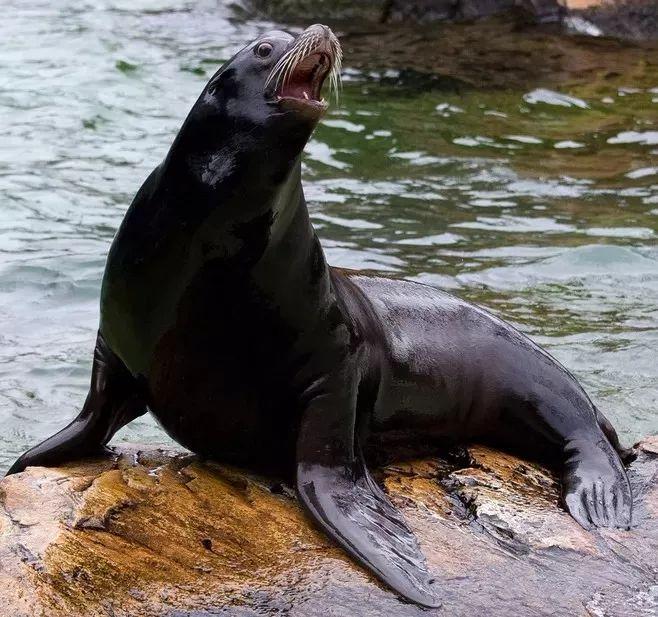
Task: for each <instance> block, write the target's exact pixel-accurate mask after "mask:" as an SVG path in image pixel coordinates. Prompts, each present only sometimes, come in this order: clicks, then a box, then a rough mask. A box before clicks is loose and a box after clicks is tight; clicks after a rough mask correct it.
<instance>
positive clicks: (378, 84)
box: [0, 0, 658, 471]
mask: <svg viewBox="0 0 658 617" xmlns="http://www.w3.org/2000/svg"><path fill="white" fill-rule="evenodd" d="M7 1H8V3H9V4H8V5H7V4H6V3H7ZM6 3H5V7H4V8H5V10H4V11H3V15H4V18H3V33H4V35H5V36H3V37H2V39H0V135H1V136H2V137H1V138H0V324H1V326H0V426H1V427H2V430H1V431H0V471H2V470H4V469H6V467H7V466H8V465H9V464H10V462H11V461H12V460H13V459H14V458H15V457H16V456H17V455H18V454H19V453H21V452H22V451H23V450H24V449H26V448H27V447H28V446H30V445H32V444H35V443H36V442H38V441H39V440H41V439H42V438H44V437H46V436H48V435H50V434H52V433H53V432H55V431H56V430H57V429H59V428H61V427H62V426H63V425H64V424H65V423H67V422H68V421H69V420H70V419H71V418H72V417H73V416H74V415H75V414H76V413H77V411H78V410H79V409H80V405H81V404H82V402H83V400H84V397H85V395H86V391H87V385H88V380H89V370H90V362H91V352H92V348H93V342H94V338H95V331H96V327H97V322H98V295H99V288H100V281H101V277H102V272H103V266H104V259H105V254H106V252H107V250H108V247H109V245H110V242H111V240H112V237H113V234H114V232H115V230H116V228H117V226H118V225H119V223H120V221H121V218H122V216H123V213H124V211H125V209H126V208H127V206H128V204H129V202H130V201H131V199H132V196H133V195H134V193H135V191H136V190H137V189H138V187H139V185H140V184H141V182H142V181H143V180H144V178H145V177H146V176H147V175H148V173H149V172H150V170H151V169H152V168H153V167H154V166H155V165H157V164H158V162H159V161H160V160H161V159H162V157H163V156H164V155H165V153H166V151H167V149H168V146H169V144H170V143H171V140H172V138H173V136H174V134H175V132H176V131H177V129H178V127H179V126H180V124H181V122H182V120H183V118H184V116H185V114H186V113H187V110H188V109H189V107H190V106H191V104H192V103H193V102H194V100H195V99H196V97H197V95H198V93H199V91H200V90H201V88H202V87H203V85H204V83H205V81H206V79H207V78H208V77H209V76H210V75H211V74H212V73H213V72H214V70H215V69H216V67H217V66H218V64H220V63H221V61H222V60H224V59H226V58H228V57H230V56H231V55H232V54H233V53H234V52H235V51H236V50H237V49H238V48H239V47H241V46H242V45H243V44H244V43H245V42H246V41H248V40H250V39H252V38H254V37H255V36H256V35H257V33H259V32H260V31H262V30H264V29H267V28H269V27H270V25H268V24H263V23H234V22H231V21H230V20H229V14H228V13H227V12H226V11H225V10H224V9H222V8H219V9H218V8H217V6H216V3H214V2H207V3H204V2H189V3H184V2H177V1H176V0H131V1H130V2H128V1H127V0H125V1H123V0H113V1H110V0H107V1H105V2H94V3H93V4H92V3H91V2H89V3H88V4H84V3H80V2H72V1H71V2H63V1H62V2H58V3H52V2H45V1H43V2H38V1H35V0H32V1H30V2H25V1H21V0H6ZM620 53H621V52H620ZM346 65H347V66H348V67H349V65H350V58H349V55H348V56H347V57H346ZM647 67H648V68H647V69H646V71H645V72H644V73H643V74H642V75H636V74H629V75H628V76H624V75H622V76H620V77H618V78H617V79H616V80H612V81H603V82H602V83H598V82H597V83H596V84H594V83H592V84H582V83H581V84H579V85H577V86H573V87H569V86H566V87H564V88H561V89H560V92H559V93H558V92H556V91H555V90H551V89H547V88H540V87H537V85H536V84H534V85H529V86H528V87H527V88H525V89H514V90H483V89H480V90H476V89H471V90H462V91H461V92H460V91H455V90H451V89H449V88H447V89H446V88H445V87H444V88H443V89H441V88H434V89H429V90H427V89H426V88H423V87H422V84H420V85H419V84H418V83H416V81H415V80H413V79H411V80H409V79H405V80H402V83H397V84H396V82H398V81H400V80H399V79H398V75H397V73H395V72H394V71H388V72H384V73H383V74H381V75H377V74H363V73H357V72H356V71H350V70H349V69H348V70H347V71H346V84H345V91H344V94H343V97H342V102H341V105H340V107H335V106H334V107H333V108H332V110H331V112H330V113H329V114H328V115H327V117H326V119H325V121H324V123H323V125H322V126H321V127H319V129H318V131H317V132H316V134H315V137H314V139H313V141H312V142H311V143H310V145H309V147H308V149H307V156H306V160H305V174H304V175H305V187H306V192H307V197H308V201H309V206H310V210H311V215H312V217H313V220H314V222H315V224H316V226H317V228H318V230H319V233H320V236H321V238H322V240H323V244H324V247H325V249H326V252H327V255H328V258H329V261H330V262H331V263H332V264H335V265H340V266H347V267H353V268H368V269H371V270H374V271H378V272H382V273H387V274H389V275H391V276H397V277H408V278H411V279H414V280H418V281H423V282H426V283H429V284H432V285H436V286H439V287H442V288H444V289H448V290H450V291H452V292H454V293H457V294H459V295H460V296H462V297H464V298H467V299H469V300H472V301H475V302H479V303H481V304H483V305H485V306H487V307H488V308H490V309H491V310H493V311H494V312H496V313H497V314H499V315H501V316H502V317H504V318H505V319H508V320H510V321H511V322H513V323H515V324H516V325H517V326H519V327H520V328H521V329H522V330H523V331H525V332H527V333H528V334H530V335H531V336H533V337H534V338H535V339H536V340H537V341H538V342H540V343H541V344H543V345H545V346H546V347H547V348H548V349H549V350H550V351H551V352H552V353H553V354H554V355H556V356H557V357H558V358H559V359H560V360H561V361H563V362H564V363H565V364H566V365H567V366H568V367H569V368H570V369H571V370H572V371H573V372H574V373H575V374H576V375H577V376H578V377H579V378H580V380H581V381H582V382H583V384H584V385H585V387H586V388H587V390H588V392H589V393H590V394H591V396H592V398H593V399H594V401H595V402H596V403H597V404H598V405H599V407H600V408H601V409H603V410H604V411H605V412H606V413H607V414H608V415H609V416H610V417H611V419H612V420H613V421H614V423H615V424H616V426H617V427H618V428H619V430H620V432H621V433H622V436H623V438H624V439H625V441H627V442H629V441H633V440H635V439H637V438H639V437H641V436H642V435H644V434H647V433H655V432H658V362H656V352H657V350H658V244H657V242H656V239H657V237H658V70H656V68H655V66H654V68H653V69H652V68H651V65H650V64H647ZM652 70H653V71H654V73H652V72H651V71H652ZM380 77H383V79H380ZM620 80H621V81H620ZM624 80H626V81H624ZM620 84H621V85H620ZM652 89H653V91H652ZM117 440H129V441H136V440H137V441H145V442H155V443H161V442H165V441H166V438H165V436H164V434H163V433H162V431H161V430H160V429H159V428H158V427H157V425H156V424H155V423H154V422H153V421H152V419H150V418H149V417H145V418H141V419H139V420H137V421H135V422H134V423H133V424H131V425H130V426H128V427H126V428H125V429H124V430H122V431H121V433H119V435H117V437H116V438H115V441H117Z"/></svg>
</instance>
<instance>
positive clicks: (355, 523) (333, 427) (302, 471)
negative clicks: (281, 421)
mask: <svg viewBox="0 0 658 617" xmlns="http://www.w3.org/2000/svg"><path fill="white" fill-rule="evenodd" d="M346 382H347V383H346ZM318 390H320V391H319V392H317V393H315V394H314V396H313V398H312V400H311V401H310V402H309V404H308V406H307V407H306V409H305V411H304V413H303V416H302V419H301V425H300V432H299V436H298V442H297V490H298V493H299V496H300V499H301V501H302V503H303V504H304V506H305V507H306V509H307V510H308V512H309V513H310V515H311V516H312V517H313V518H314V519H315V521H316V522H317V523H318V524H319V526H320V527H321V528H322V529H323V530H324V531H325V533H327V534H328V535H329V536H330V537H331V538H333V539H334V540H335V541H336V542H337V543H338V544H339V545H340V546H341V547H342V548H343V549H344V550H346V551H347V552H348V553H349V554H350V555H351V556H352V557H354V558H355V559H356V560H357V561H358V562H359V563H361V564H362V565H363V566H364V567H366V568H367V569H368V570H370V571H371V572H372V573H373V574H374V575H375V576H377V578H379V579H380V580H381V581H383V582H384V583H386V584H387V585H388V586H389V587H391V588H392V589H393V590H395V591H396V592H397V593H399V594H400V595H401V596H404V597H405V598H407V599H408V600H411V601H413V602H416V603H418V604H421V605H423V606H428V607H437V606H440V602H439V600H438V598H437V596H436V593H435V591H434V589H433V582H434V581H433V579H432V577H431V576H430V574H429V572H428V571H427V566H426V564H425V557H424V555H423V554H422V552H421V551H420V548H419V546H418V541H417V540H416V537H415V536H414V534H413V533H412V532H411V531H410V530H409V528H408V527H407V525H406V523H405V522H404V519H403V518H402V515H401V514H400V512H399V511H398V510H397V509H396V508H395V506H394V505H393V504H392V503H391V502H390V501H389V499H388V497H387V496H386V495H385V494H384V492H383V491H382V490H381V489H380V488H379V487H378V486H377V484H376V483H375V481H374V480H373V479H372V477H371V476H370V474H369V473H368V470H367V469H366V466H365V464H364V461H363V456H362V454H361V452H360V450H359V449H358V448H357V446H356V445H355V419H356V418H355V417H356V394H357V387H356V385H355V384H350V383H349V380H345V379H333V380H327V382H326V383H324V384H322V385H320V387H319V388H318Z"/></svg>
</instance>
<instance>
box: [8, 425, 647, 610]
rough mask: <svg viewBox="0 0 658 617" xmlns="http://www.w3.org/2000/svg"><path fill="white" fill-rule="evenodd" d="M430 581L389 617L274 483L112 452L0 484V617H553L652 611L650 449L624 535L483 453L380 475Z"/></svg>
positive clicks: (382, 600)
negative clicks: (432, 592)
mask: <svg viewBox="0 0 658 617" xmlns="http://www.w3.org/2000/svg"><path fill="white" fill-rule="evenodd" d="M378 476H379V479H380V481H381V482H382V483H383V485H384V487H385V489H386V490H387V491H388V493H389V494H390V495H391V498H392V499H393V501H394V502H395V503H396V504H397V505H398V507H400V508H401V510H402V511H403V512H404V514H405V516H406V518H407V521H408V522H409V524H410V526H411V527H412V528H413V529H414V531H415V532H416V534H417V536H418V538H419V540H420V542H421V545H422V547H423V550H424V552H425V554H426V555H427V558H428V564H429V566H430V568H431V569H432V571H433V572H434V573H435V574H436V576H437V578H439V579H440V580H441V581H442V590H443V592H442V593H443V602H444V606H443V608H442V609H438V610H436V611H428V610H424V609H421V608H419V607H416V606H414V605H410V604H407V603H403V602H401V601H400V600H399V599H398V598H397V597H396V596H395V595H393V594H392V593H390V592H389V591H387V590H386V589H384V588H382V587H381V586H380V585H379V584H378V583H377V582H376V581H374V580H373V579H372V578H371V577H370V576H369V575H368V574H367V573H366V572H364V571H363V570H362V569H361V568H359V567H358V566H356V565H354V564H353V563H352V562H351V561H350V560H349V559H348V558H346V557H345V556H344V555H343V553H342V552H341V551H340V550H339V549H337V548H336V547H335V546H333V545H332V543H331V542H330V541H328V540H327V539H326V538H325V537H324V536H323V535H322V534H320V533H318V532H317V531H316V530H315V529H314V528H313V527H312V526H311V525H309V522H308V521H307V519H306V517H305V516H304V514H303V513H302V512H301V511H300V509H299V507H298V504H297V502H296V500H295V499H294V494H292V493H291V492H290V490H286V489H287V488H288V487H287V485H286V484H285V483H283V484H282V483H280V482H279V481H277V480H275V479H272V478H267V479H265V478H261V477H258V476H254V475H251V474H247V473H245V472H243V471H239V470H236V469H234V468H230V467H226V466H221V465H217V464H202V463H200V462H199V461H198V460H197V459H196V458H195V457H193V456H191V455H187V454H182V453H180V452H174V451H163V450H157V449H153V448H140V447H137V446H122V447H121V448H119V449H118V450H117V454H116V456H115V457H107V458H103V459H97V460H88V461H83V462H78V463H75V464H71V465H67V466H63V467H60V468H56V469H45V468H30V469H28V470H26V471H25V472H24V473H22V474H19V475H15V476H10V477H9V478H6V479H4V480H3V481H2V482H1V483H0V564H1V566H2V567H1V568H0V606H2V611H1V612H2V614H6V615H12V616H13V617H24V616H25V617H26V616H36V615H44V616H48V617H59V616H67V617H68V616H69V615H79V616H80V617H85V616H94V617H95V616H101V615H103V616H105V615H108V616H110V615H112V616H115V617H122V616H126V617H127V616H130V615H140V616H167V617H191V616H193V615H194V616H198V617H201V616H205V617H210V616H211V615H213V616H214V615H231V616H237V617H239V616H243V617H247V616H250V617H252V616H256V615H288V616H292V617H296V616H299V617H302V616H303V617H314V616H322V617H327V616H329V615H333V616H343V615H349V616H350V617H359V616H366V615H396V616H400V617H406V616H414V617H415V616H421V615H431V614H435V615H451V616H456V617H459V616H467V615H469V616H470V615H477V614H490V615H515V616H519V617H523V616H526V615H527V616H531V615H532V616H538V615H546V616H549V615H550V616H552V617H562V616H564V617H567V616H569V617H572V616H573V615H583V616H585V615H605V616H606V617H622V616H624V617H626V616H627V615H646V616H648V615H654V614H656V610H657V609H658V482H657V480H658V437H653V438H649V439H646V440H645V441H644V442H642V443H641V444H639V446H638V458H637V460H636V461H635V462H634V463H633V464H632V466H631V469H630V476H631V480H632V483H633V487H634V490H635V495H636V504H635V508H636V509H635V526H634V528H633V530H631V531H622V530H609V529H606V530H601V531H597V532H593V533H589V532H586V531H584V530H583V529H581V528H580V527H579V526H578V525H577V524H576V523H575V522H574V521H573V520H572V519H571V518H570V517H569V516H568V515H567V514H566V513H565V512H564V511H563V510H562V509H561V508H560V507H559V505H558V502H559V485H558V483H557V481H556V479H555V477H554V476H553V475H552V474H551V473H549V472H548V471H547V470H545V469H543V468H542V467H540V466H538V465H536V464H534V463H531V462H527V461H522V460H520V459H518V458H516V457H514V456H511V455H508V454H505V453H501V452H498V451H495V450H492V449H490V448H486V447H483V446H470V447H468V448H467V449H465V450H462V451H461V454H459V455H458V454H455V453H454V452H453V453H452V454H451V455H449V456H448V457H447V458H446V459H438V458H431V459H425V460H414V461H409V462H404V463H398V464H395V465H389V466H387V467H384V468H382V469H381V470H380V471H379V473H378Z"/></svg>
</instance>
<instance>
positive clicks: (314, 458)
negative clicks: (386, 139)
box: [10, 32, 631, 606]
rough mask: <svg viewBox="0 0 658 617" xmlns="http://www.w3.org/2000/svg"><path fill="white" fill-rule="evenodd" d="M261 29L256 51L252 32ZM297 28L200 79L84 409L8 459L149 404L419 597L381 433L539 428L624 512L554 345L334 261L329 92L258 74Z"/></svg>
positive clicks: (112, 304) (62, 447)
mask: <svg viewBox="0 0 658 617" xmlns="http://www.w3.org/2000/svg"><path fill="white" fill-rule="evenodd" d="M264 40H267V41H268V42H270V43H271V44H272V46H273V49H274V52H273V54H272V56H271V57H270V58H265V59H264V58H260V57H258V56H257V55H256V54H255V53H254V49H255V47H256V46H257V45H258V44H259V42H262V41H264ZM294 44H295V41H294V40H293V39H292V37H290V36H289V35H287V34H285V33H280V32H276V33H268V34H267V35H264V36H263V37H261V38H260V39H259V41H256V42H254V43H252V44H250V45H249V46H247V47H246V48H245V49H244V50H242V51H241V52H239V54H237V55H236V56H235V57H234V58H233V59H232V60H231V61H229V62H228V63H227V64H226V65H225V66H224V67H223V68H222V69H221V70H220V71H219V72H218V73H217V74H216V75H215V76H214V77H213V78H212V80H211V81H210V83H209V84H208V86H207V87H206V88H205V89H204V92H203V93H202V94H201V96H200V98H199V100H198V101H197V103H196V104H195V106H194V107H193V109H192V111H191V112H190V115H189V116H188V118H187V120H186V121H185V123H184V125H183V127H182V128H181V131H180V133H179V134H178V136H177V138H176V140H175V141H174V144H173V145H172V147H171V150H170V152H169V154H168V156H167V158H166V159H165V161H164V162H163V163H162V165H160V166H159V167H158V168H157V169H156V170H155V171H154V172H153V173H152V174H151V176H150V177H149V178H148V179H147V181H146V182H145V183H144V185H143V186H142V188H141V189H140V191H139V193H138V194H137V196H136V197H135V200H134V202H133V204H132V205H131V207H130V209H129V211H128V213H127V214H126V217H125V219H124V222H123V224H122V225H121V228H120V229H119V232H118V234H117V236H116V238H115V241H114V243H113V245H112V248H111V250H110V253H109V256H108V261H107V267H106V273H105V278H104V281H103V289H102V297H101V321H100V327H99V339H98V345H97V350H96V354H95V358H94V370H93V375H92V385H91V390H90V394H89V397H88V399H87V402H86V403H85V406H84V408H83V410H82V412H81V414H80V416H79V417H78V418H76V420H74V421H73V423H72V424H71V425H69V426H68V427H66V428H65V429H64V430H63V431H61V432H60V433H58V434H57V435H55V436H53V437H51V438H50V439H48V440H46V441H45V442H44V443H42V444H40V445H38V446H36V447H35V448H33V449H32V450H30V451H29V452H27V453H26V454H24V455H23V456H22V457H21V458H20V459H19V460H18V461H17V462H16V463H15V465H14V466H13V467H12V469H11V470H10V473H13V472H16V471H20V470H22V469H23V468H24V467H25V466H27V465H34V464H53V463H57V462H60V461H63V460H67V459H70V458H74V457H79V456H83V455H85V454H87V453H89V452H92V451H94V450H95V449H96V448H98V447H99V446H101V445H104V444H105V443H107V442H108V441H109V439H110V438H111V437H112V435H113V434H114V432H115V431H116V430H118V429H119V428H120V427H121V426H123V425H125V424H126V423H127V422H129V421H130V420H132V419H133V418H135V417H137V416H139V415H141V414H143V413H145V412H146V410H147V408H148V410H150V411H151V412H152V413H153V414H154V415H155V416H156V417H157V418H158V420H159V421H160V423H161V424H162V426H163V427H164V429H165V430H166V431H167V432H168V433H169V434H170V435H171V436H172V437H173V438H174V439H176V440H177V441H178V442H179V443H181V444H182V445H184V446H186V447H188V448H189V449H191V450H192V451H194V452H197V453H199V454H201V455H203V456H206V457H209V458H214V459H217V460H222V461H229V462H232V463H238V464H241V465H246V466H249V467H252V468H257V469H260V470H265V471H277V472H279V471H293V470H294V473H295V474H296V482H297V489H298V493H299V496H300V500H301V502H302V503H303V505H304V506H305V507H306V509H307V511H308V512H309V514H310V515H311V516H312V517H313V518H314V519H315V521H316V523H317V524H318V525H319V526H320V527H321V528H322V529H324V530H325V531H326V533H327V534H329V535H330V536H331V537H332V538H334V539H335V540H336V541H337V542H338V543H339V544H340V545H341V546H343V547H344V548H345V549H346V550H347V551H348V552H349V553H350V554H351V555H352V556H353V557H354V558H356V559H357V560H359V561H360V562H361V563H362V564H363V565H365V566H366V567H367V568H369V569H370V570H371V571H372V572H373V573H374V574H376V575H377V576H378V577H379V578H380V579H381V580H383V581H385V582H386V583H387V584H389V585H390V586H391V587H392V588H393V589H395V590H396V591H397V592H398V593H400V594H402V595H403V596H405V597H406V598H408V599H411V600H413V601H416V602H419V603H421V604H424V605H427V606H436V605H438V604H439V595H440V585H438V583H437V581H436V580H435V579H432V578H431V577H430V575H429V573H428V572H427V570H426V567H425V564H424V559H423V556H422V554H421V553H420V550H419V548H418V545H417V542H416V540H415V538H414V536H413V534H412V533H411V532H410V531H409V529H408V528H407V527H406V524H405V523H404V521H403V520H402V519H401V517H400V515H399V514H398V512H397V510H396V509H395V508H394V507H393V506H392V504H391V503H390V502H389V500H388V498H387V497H386V496H385V495H384V494H383V493H382V491H381V490H380V489H379V488H378V487H377V486H376V484H375V483H374V482H373V480H372V478H371V477H370V475H369V473H368V471H367V469H366V467H365V464H364V460H363V457H362V455H361V449H362V448H363V447H368V446H369V445H371V444H373V443H380V444H382V443H386V440H387V439H388V438H391V440H390V441H388V443H389V444H391V443H394V442H395V440H396V439H397V440H402V441H404V440H411V441H414V442H420V443H423V442H424V443H433V442H434V440H435V439H436V438H440V437H452V438H470V437H479V438H485V439H486V438H489V439H496V440H498V441H500V442H502V443H504V444H506V445H508V446H512V447H515V446H517V447H518V446H529V445H532V447H535V446H536V447H538V448H539V447H541V448H542V449H543V450H544V451H546V452H547V453H548V454H549V455H550V456H551V457H552V458H553V459H555V460H557V461H559V462H561V463H562V464H563V467H564V476H563V480H564V494H565V502H566V505H567V507H568V508H569V510H570V512H571V513H572V515H573V516H574V517H575V518H576V519H577V520H578V521H579V522H580V523H581V524H582V525H584V526H589V525H590V524H591V523H594V524H597V525H613V526H622V527H624V526H628V525H629V524H630V517H631V494H630V487H629V485H628V481H627V479H626V475H625V471H624V469H623V466H622V464H621V461H620V458H619V455H618V454H617V452H616V451H615V449H619V444H618V442H617V440H616V436H615V434H614V430H613V429H612V427H610V426H609V424H607V422H606V421H605V420H604V418H603V417H602V416H601V415H600V414H599V413H598V412H597V410H596V409H595V408H594V407H593V405H592V403H591V402H590V400H589V399H588V397H587V395H586V394H585V393H584V392H583V390H582V389H581V387H580V386H579V385H578V384H577V382H576V381H575V380H574V378H573V377H572V376H571V375H570V374H569V373H568V372H567V371H566V370H565V369H564V368H562V367H561V366H560V365H559V364H558V363H557V362H556V361H555V360H553V359H552V358H551V357H550V356H549V355H548V354H546V353H545V352H544V351H542V350H541V349H540V348H538V347H537V346H536V345H534V344H533V343H532V342H531V341H529V340H528V339H527V338H526V337H524V336H523V335H521V334H520V333H519V332H517V331H516V330H515V329H513V328H512V327H511V326H509V325H508V324H505V323H504V322H502V321H501V320H499V319H497V318H495V317H494V316H492V315H490V314H489V313H487V312H486V311H484V310H482V309H480V308H477V307H475V306H473V305H470V304H468V303H465V302H462V301H461V300H459V299H457V298H454V297H452V296H450V295H448V294H444V293H442V292H440V291H438V290H436V289H433V288H430V287H426V286H422V285H418V284H413V283H408V282H405V281H394V280H388V279H382V278H372V277H368V276H364V275H361V274H359V273H350V272H345V271H338V270H334V269H331V268H329V267H328V266H327V264H326V262H325V259H324V255H323V252H322V249H321V247H320V243H319V241H318V238H317V236H316V234H315V232H314V230H313V227H312V226H311V224H310V221H309V218H308V213H307V209H306V203H305V201H304V196H303V191H302V185H301V166H300V157H301V154H302V150H303V148H304V145H305V143H306V141H307V140H308V138H309V136H310V135H311V132H312V131H313V129H314V127H315V124H316V123H317V120H318V118H319V113H316V112H317V110H315V109H314V110H311V111H307V112H305V111H304V109H303V108H299V107H295V108H289V107H285V106H282V105H280V104H278V103H277V102H276V101H275V100H273V99H272V96H271V95H272V93H271V92H267V89H265V88H264V83H265V80H266V78H267V75H268V74H269V71H270V70H271V68H272V65H273V62H275V61H276V59H277V58H279V57H280V56H281V55H282V54H283V53H284V52H285V50H286V49H288V48H289V46H291V45H294ZM394 453H395V452H394V450H393V451H389V452H388V453H387V454H388V455H390V456H394Z"/></svg>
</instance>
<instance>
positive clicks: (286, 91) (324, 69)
mask: <svg viewBox="0 0 658 617" xmlns="http://www.w3.org/2000/svg"><path fill="white" fill-rule="evenodd" d="M331 64H332V63H331V58H330V56H329V54H327V53H325V52H317V53H313V54H310V55H308V56H306V57H305V58H303V59H302V60H300V61H299V62H298V63H297V65H295V67H294V68H293V70H292V71H291V73H290V77H289V78H288V80H287V81H286V82H285V83H283V84H282V85H281V87H280V88H279V89H278V91H277V93H276V94H277V97H278V98H279V100H282V99H292V100H296V101H300V102H302V103H308V104H310V105H321V106H325V107H326V105H327V103H326V101H325V100H324V99H323V98H322V86H323V84H324V80H325V79H326V78H327V75H329V71H330V70H331Z"/></svg>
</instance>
